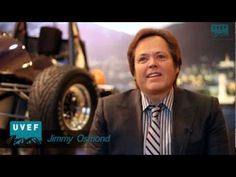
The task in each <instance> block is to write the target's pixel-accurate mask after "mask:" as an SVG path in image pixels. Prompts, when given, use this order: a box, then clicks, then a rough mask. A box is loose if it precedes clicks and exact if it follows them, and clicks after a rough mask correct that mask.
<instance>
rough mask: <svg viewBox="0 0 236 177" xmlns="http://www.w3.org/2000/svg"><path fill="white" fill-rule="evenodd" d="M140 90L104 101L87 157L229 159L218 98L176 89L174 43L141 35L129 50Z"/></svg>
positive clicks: (149, 32) (163, 35)
mask: <svg viewBox="0 0 236 177" xmlns="http://www.w3.org/2000/svg"><path fill="white" fill-rule="evenodd" d="M128 61H129V67H130V71H131V73H132V75H133V77H134V79H135V82H136V86H137V89H134V90H130V91H127V92H125V93H122V94H117V95H113V96H109V97H105V98H103V99H100V101H99V103H98V106H97V110H96V113H95V117H94V121H93V124H92V127H91V130H90V135H89V136H99V137H104V136H109V135H110V141H109V142H95V141H89V142H88V143H87V144H86V150H87V151H88V153H89V154H127V155H131V154H136V155H142V154H144V155H176V154H228V153H229V146H228V137H227V130H226V124H225V121H224V117H223V114H222V111H221V109H220V106H219V102H218V99H217V98H213V97H208V96H204V95H200V94H197V93H193V92H190V91H187V90H184V89H180V88H178V87H177V86H176V80H177V77H178V74H179V71H180V67H181V64H182V59H181V52H180V48H179V45H178V42H177V40H176V39H175V37H174V36H173V35H172V34H171V33H170V32H168V31H165V30H158V29H142V30H140V31H139V32H138V33H137V34H136V36H135V37H134V39H133V41H132V42H131V44H130V46H129V49H128Z"/></svg>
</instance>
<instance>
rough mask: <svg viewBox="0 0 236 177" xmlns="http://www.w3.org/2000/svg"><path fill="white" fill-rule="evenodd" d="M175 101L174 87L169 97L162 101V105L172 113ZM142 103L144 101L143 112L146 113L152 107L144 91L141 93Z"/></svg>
mask: <svg viewBox="0 0 236 177" xmlns="http://www.w3.org/2000/svg"><path fill="white" fill-rule="evenodd" d="M173 100H174V88H173V87H172V88H171V89H170V91H169V93H168V95H167V96H166V97H165V98H164V99H163V101H162V103H163V104H164V105H165V106H166V107H167V109H169V111H172V106H173ZM141 101H142V111H145V110H146V109H147V108H148V107H149V106H150V101H149V100H148V98H147V97H146V96H145V95H144V93H143V92H142V91H141Z"/></svg>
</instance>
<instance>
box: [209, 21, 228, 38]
mask: <svg viewBox="0 0 236 177" xmlns="http://www.w3.org/2000/svg"><path fill="white" fill-rule="evenodd" d="M211 32H212V34H213V36H214V37H227V36H229V25H228V24H224V23H215V24H211Z"/></svg>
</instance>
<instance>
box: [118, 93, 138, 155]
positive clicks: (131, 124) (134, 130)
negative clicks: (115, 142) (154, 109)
mask: <svg viewBox="0 0 236 177" xmlns="http://www.w3.org/2000/svg"><path fill="white" fill-rule="evenodd" d="M119 106H120V108H121V109H120V110H121V112H120V114H121V116H122V119H123V121H124V122H123V123H124V124H123V125H124V129H125V130H127V132H128V133H127V134H126V135H125V136H124V137H125V138H127V141H129V144H130V148H132V147H135V148H133V149H131V152H132V154H142V153H143V133H142V107H141V106H142V105H141V95H140V92H139V90H134V91H132V93H131V95H129V96H128V98H127V99H125V100H124V101H123V103H122V104H121V105H119ZM128 139H129V140H128Z"/></svg>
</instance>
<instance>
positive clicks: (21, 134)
mask: <svg viewBox="0 0 236 177" xmlns="http://www.w3.org/2000/svg"><path fill="white" fill-rule="evenodd" d="M10 139H11V140H12V143H13V145H18V144H19V145H22V144H24V145H25V144H41V143H42V123H41V122H40V121H11V122H10Z"/></svg>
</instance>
